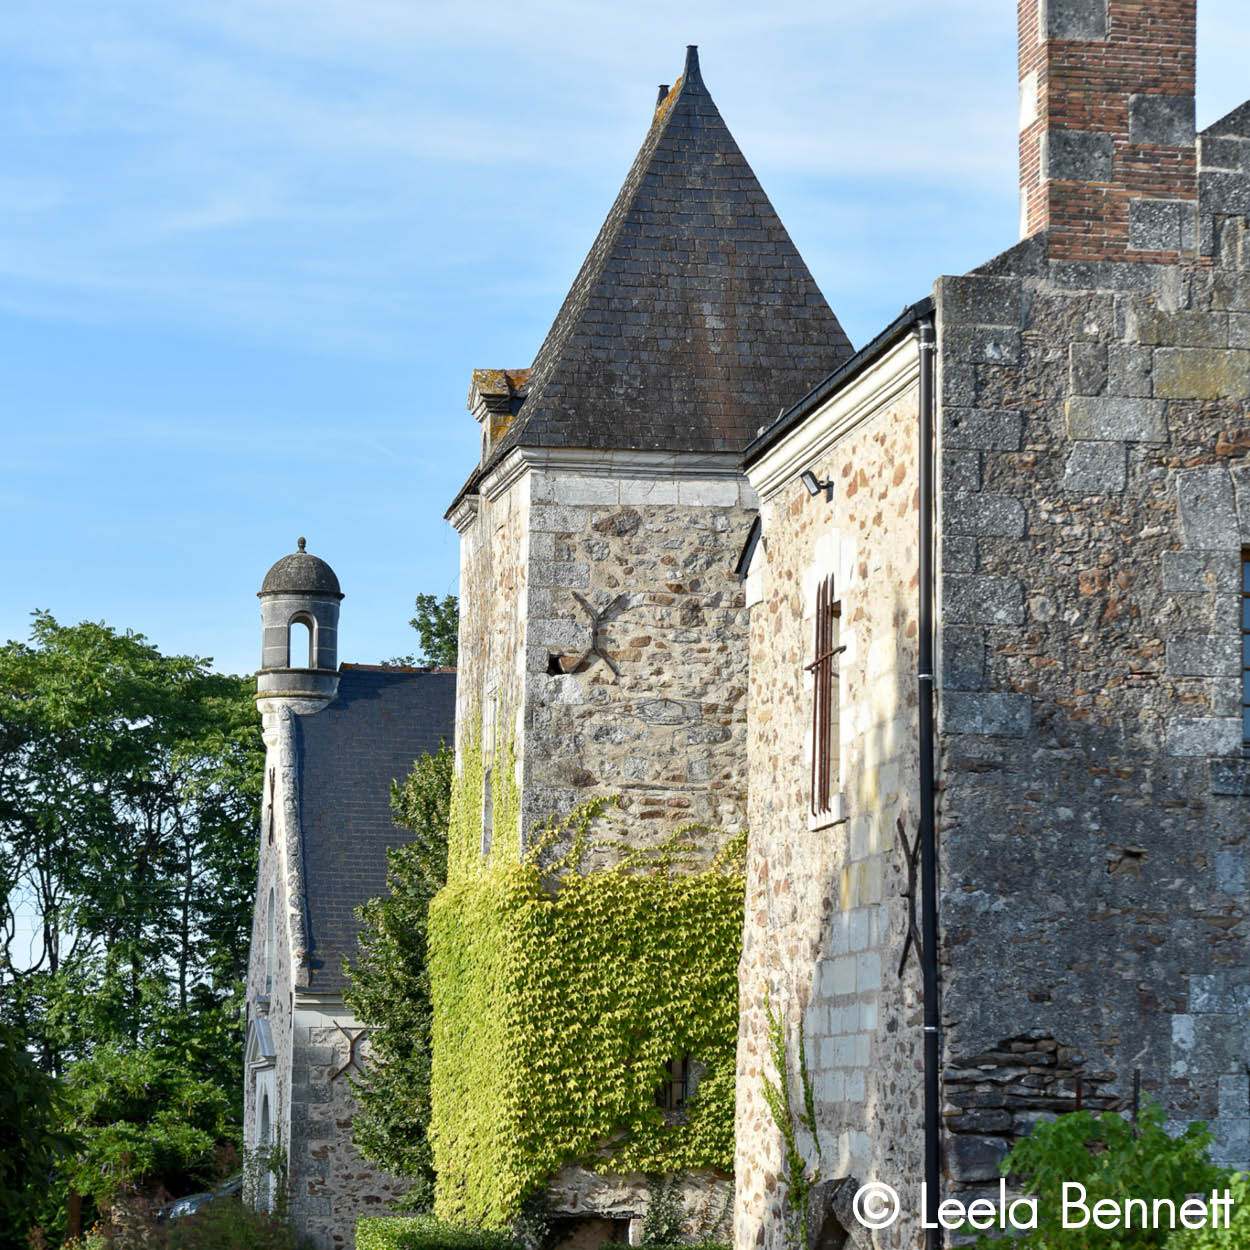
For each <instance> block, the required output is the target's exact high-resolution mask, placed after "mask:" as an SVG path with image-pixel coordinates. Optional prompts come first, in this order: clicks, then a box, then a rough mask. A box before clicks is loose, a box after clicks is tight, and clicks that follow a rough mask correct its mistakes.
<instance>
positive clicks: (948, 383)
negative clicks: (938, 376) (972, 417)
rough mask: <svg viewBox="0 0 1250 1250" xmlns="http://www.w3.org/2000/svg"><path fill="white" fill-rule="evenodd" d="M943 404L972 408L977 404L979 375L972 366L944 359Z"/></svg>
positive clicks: (942, 367) (942, 368)
mask: <svg viewBox="0 0 1250 1250" xmlns="http://www.w3.org/2000/svg"><path fill="white" fill-rule="evenodd" d="M941 372H942V403H943V404H954V405H955V406H956V407H959V408H971V407H972V406H973V404H975V403H976V402H977V373H976V369H975V368H974V367H973V366H972V365H970V364H965V363H962V362H960V361H957V360H953V359H948V358H947V357H943V358H942V366H941Z"/></svg>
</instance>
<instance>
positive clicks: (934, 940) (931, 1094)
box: [916, 315, 942, 1250]
mask: <svg viewBox="0 0 1250 1250" xmlns="http://www.w3.org/2000/svg"><path fill="white" fill-rule="evenodd" d="M916 337H917V338H918V340H919V344H920V570H919V573H920V579H919V580H920V604H919V609H920V610H919V616H920V619H919V626H920V637H919V657H918V658H919V665H918V670H919V671H918V673H917V679H918V687H919V689H918V702H919V714H920V835H919V836H920V885H921V919H920V929H921V937H922V939H923V940H922V946H923V949H922V952H921V955H922V959H921V963H922V968H923V973H924V1180H925V1196H926V1202H925V1223H926V1224H929V1225H931V1226H932V1225H936V1224H937V1209H938V1203H939V1201H940V1198H941V1151H942V1141H941V1120H940V1119H939V1116H940V1113H941V1103H940V1090H939V1088H938V1058H939V1056H938V1019H939V1014H938V949H937V948H938V915H937V841H936V836H935V830H934V814H933V800H934V793H933V755H934V742H933V504H934V494H933V459H934V452H933V373H934V358H935V357H936V355H937V343H936V342H935V335H934V328H933V317H932V315H929V316H927V317H925V318H924V320H922V321H921V322H920V324H919V325H918V326H917V328H916ZM924 1244H925V1247H926V1250H939V1248H940V1247H941V1245H942V1230H941V1228H938V1227H930V1228H927V1229H926V1230H925V1242H924Z"/></svg>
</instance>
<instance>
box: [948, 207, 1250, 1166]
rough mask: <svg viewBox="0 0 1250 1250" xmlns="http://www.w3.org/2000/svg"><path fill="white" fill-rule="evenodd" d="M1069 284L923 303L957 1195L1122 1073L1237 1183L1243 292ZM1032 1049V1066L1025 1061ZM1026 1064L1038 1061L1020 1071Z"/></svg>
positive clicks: (1242, 1051)
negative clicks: (933, 361)
mask: <svg viewBox="0 0 1250 1250" xmlns="http://www.w3.org/2000/svg"><path fill="white" fill-rule="evenodd" d="M1207 220H1208V227H1207V231H1206V233H1207V234H1208V236H1209V238H1210V239H1211V241H1212V245H1213V247H1214V248H1215V249H1216V254H1215V255H1209V256H1204V257H1199V258H1197V259H1195V260H1194V261H1193V263H1191V264H1187V265H1176V266H1164V265H1155V264H1132V265H1127V264H1101V265H1089V264H1072V263H1066V262H1062V261H1055V260H1051V259H1049V258H1048V252H1047V240H1046V238H1045V236H1042V237H1040V238H1037V239H1034V240H1030V241H1028V242H1026V243H1025V244H1022V245H1020V246H1019V247H1018V248H1016V249H1013V251H1012V252H1009V253H1007V254H1006V255H1005V256H1004V257H1002V258H1000V259H999V260H998V261H996V262H994V263H993V264H991V265H990V266H988V267H987V268H986V269H985V270H983V271H981V272H980V273H978V274H977V275H973V276H970V277H966V278H946V279H943V280H942V281H941V282H940V283H939V284H938V287H937V309H938V331H939V351H940V355H939V359H940V371H941V382H940V386H941V410H940V416H939V464H940V470H939V471H940V487H941V490H940V497H939V501H940V517H939V526H940V533H941V554H940V579H939V603H938V620H939V622H940V623H941V636H940V647H939V651H940V672H939V691H940V694H939V727H940V739H939V746H940V751H939V759H940V774H939V787H940V798H939V811H938V828H939V835H938V836H939V846H940V856H941V883H942V896H941V920H942V934H943V937H942V957H943V969H942V977H943V991H942V993H943V998H942V1006H943V1017H944V1020H943V1023H944V1054H945V1064H946V1066H947V1068H948V1074H947V1082H946V1094H947V1096H946V1099H945V1106H944V1112H945V1115H946V1123H947V1128H948V1129H949V1130H950V1131H951V1133H952V1136H951V1137H950V1138H949V1139H948V1142H947V1147H946V1161H947V1171H948V1175H949V1177H950V1181H951V1183H952V1184H953V1185H954V1186H956V1187H958V1186H976V1185H978V1184H981V1183H985V1182H989V1181H991V1180H994V1179H996V1177H997V1164H998V1161H999V1160H1000V1159H1001V1157H1002V1156H1003V1154H1004V1153H1005V1151H1006V1149H1007V1148H1008V1147H1009V1145H1010V1143H1011V1141H1012V1140H1013V1139H1014V1138H1015V1137H1016V1136H1018V1135H1019V1134H1020V1133H1021V1132H1023V1131H1025V1130H1027V1129H1028V1128H1029V1127H1030V1125H1031V1124H1032V1123H1033V1122H1034V1120H1035V1119H1036V1115H1037V1114H1038V1113H1045V1112H1055V1111H1059V1110H1064V1109H1070V1108H1071V1107H1073V1106H1074V1105H1075V1099H1076V1086H1077V1081H1078V1080H1079V1081H1080V1082H1081V1084H1082V1086H1083V1089H1084V1091H1085V1097H1086V1099H1087V1104H1086V1105H1093V1106H1100V1105H1102V1106H1106V1105H1123V1103H1124V1101H1125V1100H1126V1099H1127V1098H1128V1097H1129V1096H1130V1094H1131V1089H1132V1083H1133V1077H1134V1072H1135V1071H1137V1070H1140V1072H1141V1080H1142V1088H1143V1090H1144V1092H1145V1094H1146V1095H1147V1096H1150V1097H1153V1098H1156V1099H1158V1100H1160V1101H1161V1102H1162V1103H1163V1104H1164V1106H1165V1107H1166V1108H1167V1113H1168V1115H1169V1116H1170V1117H1171V1118H1172V1119H1174V1120H1175V1121H1176V1122H1177V1123H1181V1122H1185V1121H1188V1120H1190V1119H1195V1118H1201V1119H1204V1120H1207V1121H1209V1122H1211V1124H1212V1126H1213V1128H1214V1130H1215V1133H1216V1147H1215V1157H1216V1158H1217V1159H1218V1160H1219V1161H1221V1162H1225V1163H1236V1164H1239V1165H1241V1166H1244V1165H1245V1164H1246V1162H1247V1160H1248V1159H1250V1103H1248V1102H1247V1098H1246V1087H1245V1071H1246V1064H1247V1061H1248V1060H1250V1050H1248V1049H1247V1045H1248V1043H1247V1034H1246V1031H1245V1023H1244V1022H1245V1010H1246V1006H1247V1004H1250V970H1248V969H1247V967H1246V963H1245V940H1246V932H1245V912H1246V906H1247V902H1248V901H1250V900H1248V898H1247V890H1246V871H1247V851H1248V844H1247V832H1248V831H1250V808H1248V800H1247V795H1248V794H1250V785H1248V784H1247V761H1246V759H1245V758H1244V757H1243V755H1242V749H1241V726H1240V671H1239V657H1240V628H1239V622H1238V612H1239V605H1238V601H1237V595H1236V593H1235V592H1236V590H1237V581H1238V578H1239V563H1240V551H1241V547H1242V544H1244V543H1246V542H1248V541H1250V435H1248V434H1247V428H1248V427H1247V421H1246V403H1247V401H1248V400H1250V338H1248V337H1247V327H1250V272H1247V271H1246V270H1245V269H1243V268H1241V264H1242V259H1241V258H1242V255H1243V253H1242V250H1241V242H1240V241H1241V238H1242V236H1243V223H1240V222H1237V221H1234V220H1229V219H1227V218H1223V217H1220V218H1213V217H1208V219H1207ZM1043 1043H1044V1044H1043ZM1019 1047H1026V1048H1028V1049H1026V1050H1023V1051H1022V1050H1019V1049H1018V1048H1019Z"/></svg>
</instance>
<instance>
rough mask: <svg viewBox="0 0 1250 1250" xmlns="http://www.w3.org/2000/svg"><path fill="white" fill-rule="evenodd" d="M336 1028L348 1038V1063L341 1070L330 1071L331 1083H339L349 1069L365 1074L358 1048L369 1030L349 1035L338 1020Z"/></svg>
mask: <svg viewBox="0 0 1250 1250" xmlns="http://www.w3.org/2000/svg"><path fill="white" fill-rule="evenodd" d="M334 1027H335V1028H336V1029H338V1031H339V1032H340V1033H342V1035H343V1036H344V1037H345V1038H347V1062H346V1063H345V1064H344V1065H343V1066H342V1067H341V1068H333V1069H331V1071H330V1077H329V1080H330V1082H331V1083H333V1082H334V1081H337V1080H338V1078H339V1077H340V1076H342V1075H343V1073H344V1072H346V1071H347V1069H348V1068H355V1069H356V1071H357V1072H359V1073H360V1075H361V1076H364V1074H365V1068H364V1064H362V1063H361V1062H360V1056H359V1055H357V1054H356V1047H357V1046H358V1045H359V1044H360V1043H361V1042H362V1041H364V1039H365V1036H366V1034H367V1033H368V1032H369V1030H368V1029H359V1030H357V1032H355V1033H349V1032H348V1031H347V1030H346V1029H345V1028H344V1027H343V1026H342V1025H341V1024H340V1023H339V1022H338V1021H337V1020H336V1021H335V1022H334Z"/></svg>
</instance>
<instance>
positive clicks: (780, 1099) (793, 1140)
mask: <svg viewBox="0 0 1250 1250" xmlns="http://www.w3.org/2000/svg"><path fill="white" fill-rule="evenodd" d="M764 1013H765V1016H766V1017H767V1021H768V1049H769V1055H770V1057H771V1058H772V1061H773V1068H774V1069H775V1070H776V1073H777V1079H776V1081H773V1080H771V1079H770V1078H769V1077H767V1076H766V1077H764V1103H765V1105H766V1106H767V1107H768V1110H769V1111H770V1112H771V1113H772V1117H773V1122H774V1123H775V1124H776V1125H777V1129H778V1131H779V1132H780V1133H781V1147H782V1155H783V1164H784V1167H785V1185H786V1206H787V1208H788V1210H789V1226H788V1228H787V1230H786V1241H787V1243H788V1244H789V1245H790V1246H796V1247H797V1246H802V1245H804V1244H805V1243H806V1229H807V1213H808V1204H809V1202H810V1199H811V1193H812V1187H813V1186H814V1185H815V1184H816V1182H817V1181H818V1180H819V1179H820V1172H819V1169H816V1170H813V1171H812V1172H811V1173H810V1174H809V1173H808V1170H807V1163H806V1161H805V1160H804V1158H803V1152H802V1151H801V1150H800V1149H799V1138H798V1127H797V1126H798V1125H802V1126H803V1128H805V1129H807V1131H808V1133H809V1134H810V1135H811V1138H812V1141H813V1143H814V1144H815V1146H816V1158H817V1160H818V1161H819V1159H820V1137H819V1135H818V1134H817V1132H816V1098H815V1092H814V1090H813V1088H812V1078H811V1074H810V1073H809V1072H808V1070H807V1050H806V1047H805V1045H804V1040H803V1021H802V1020H801V1019H800V1020H799V1086H800V1090H801V1092H802V1096H803V1110H802V1111H800V1112H799V1113H798V1115H797V1117H796V1116H795V1114H794V1111H793V1110H792V1103H791V1094H790V1060H789V1056H788V1054H787V1049H788V1048H787V1046H786V1026H785V1022H784V1020H783V1019H782V1018H781V1017H779V1016H775V1015H774V1014H773V1004H772V1000H771V999H770V998H769V997H768V996H767V995H765V997H764Z"/></svg>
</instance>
